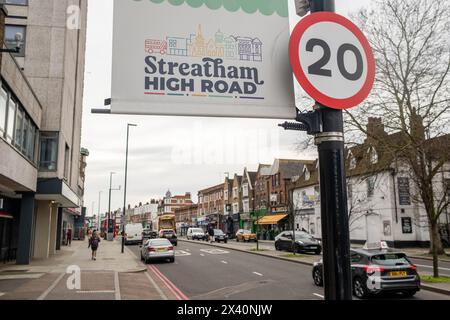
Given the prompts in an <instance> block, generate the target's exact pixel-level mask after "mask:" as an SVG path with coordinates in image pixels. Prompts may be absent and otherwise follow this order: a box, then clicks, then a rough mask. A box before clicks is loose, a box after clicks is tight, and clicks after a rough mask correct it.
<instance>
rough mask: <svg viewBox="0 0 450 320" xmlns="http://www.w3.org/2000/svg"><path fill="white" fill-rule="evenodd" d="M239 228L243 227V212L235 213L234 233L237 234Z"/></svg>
mask: <svg viewBox="0 0 450 320" xmlns="http://www.w3.org/2000/svg"><path fill="white" fill-rule="evenodd" d="M239 229H241V214H240V213H235V214H233V234H234V235H235V234H236V232H237V231H238V230H239Z"/></svg>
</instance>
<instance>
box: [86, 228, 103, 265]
mask: <svg viewBox="0 0 450 320" xmlns="http://www.w3.org/2000/svg"><path fill="white" fill-rule="evenodd" d="M99 243H100V237H99V236H98V234H97V231H94V233H93V234H92V237H91V238H90V239H89V246H88V248H89V247H91V250H92V256H91V259H92V260H97V249H98V245H99Z"/></svg>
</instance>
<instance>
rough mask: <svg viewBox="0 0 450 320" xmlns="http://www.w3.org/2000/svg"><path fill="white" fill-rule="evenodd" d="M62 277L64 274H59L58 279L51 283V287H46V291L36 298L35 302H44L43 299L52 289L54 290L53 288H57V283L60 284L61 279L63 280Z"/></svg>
mask: <svg viewBox="0 0 450 320" xmlns="http://www.w3.org/2000/svg"><path fill="white" fill-rule="evenodd" d="M64 276H65V273H64V272H63V273H61V274H60V275H59V277H58V278H56V280H55V281H53V283H52V285H51V286H50V287H48V289H47V290H45V291H44V292H43V293H42V294H41V295H40V296H39V297H38V298H37V300H44V299H45V298H46V297H47V296H48V294H49V293H50V292H51V291H52V290H53V289H55V287H56V286H57V284H58V282H60V281H61V279H62V278H64Z"/></svg>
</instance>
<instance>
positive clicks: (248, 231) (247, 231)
mask: <svg viewBox="0 0 450 320" xmlns="http://www.w3.org/2000/svg"><path fill="white" fill-rule="evenodd" d="M242 233H244V234H250V233H252V232H251V231H250V230H244V231H243V232H242Z"/></svg>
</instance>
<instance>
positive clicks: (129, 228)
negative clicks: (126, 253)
mask: <svg viewBox="0 0 450 320" xmlns="http://www.w3.org/2000/svg"><path fill="white" fill-rule="evenodd" d="M143 231H144V228H143V227H142V224H141V223H128V224H126V225H125V235H124V236H125V245H128V244H132V243H134V244H141V243H142V232H143Z"/></svg>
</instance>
